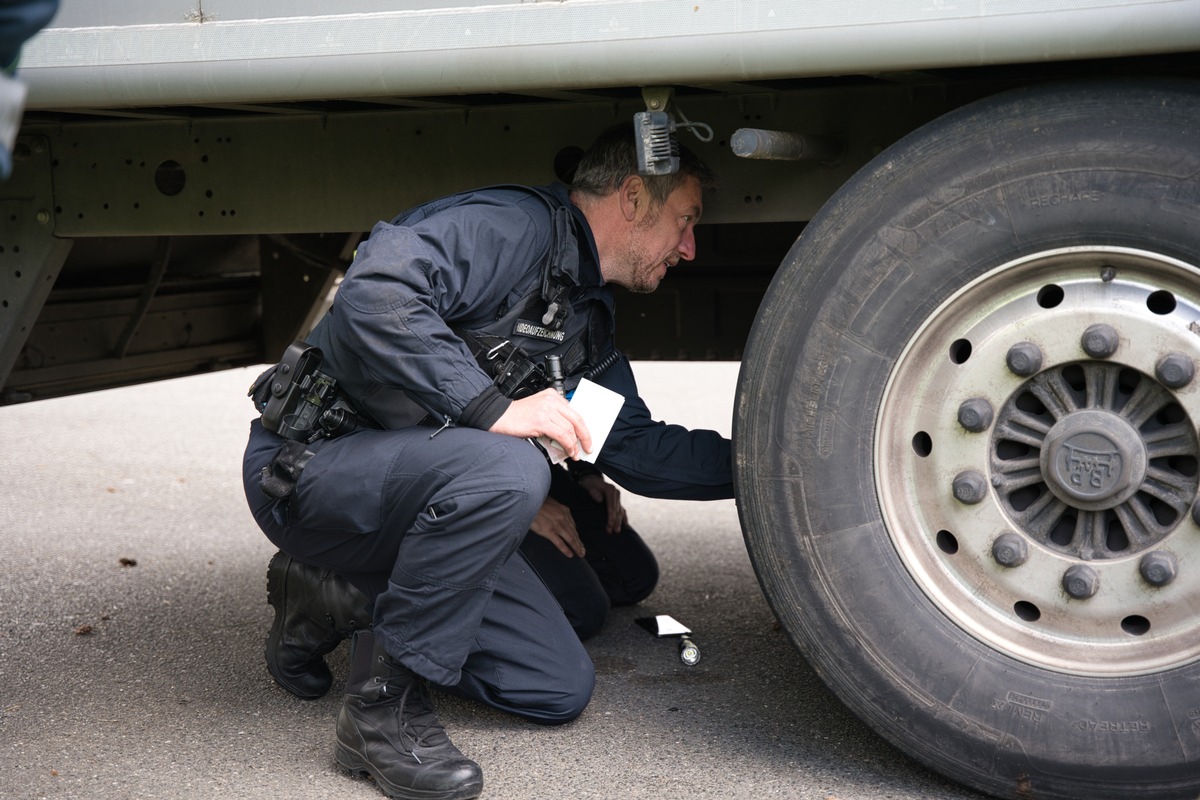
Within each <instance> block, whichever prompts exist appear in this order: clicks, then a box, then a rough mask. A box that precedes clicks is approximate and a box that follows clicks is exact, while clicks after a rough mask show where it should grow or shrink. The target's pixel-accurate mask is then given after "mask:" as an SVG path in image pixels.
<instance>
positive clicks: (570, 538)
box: [529, 497, 584, 558]
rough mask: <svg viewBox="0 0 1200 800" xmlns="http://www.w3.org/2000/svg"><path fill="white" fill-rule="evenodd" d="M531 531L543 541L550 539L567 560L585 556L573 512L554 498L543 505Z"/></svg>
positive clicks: (532, 524)
mask: <svg viewBox="0 0 1200 800" xmlns="http://www.w3.org/2000/svg"><path fill="white" fill-rule="evenodd" d="M529 530H531V531H533V532H534V533H536V534H537V535H538V536H541V537H542V538H543V539H549V540H550V542H551V543H552V544H553V545H554V546H555V547H557V548H558V551H559V552H560V553H562V554H563V555H564V556H566V557H567V558H572V557H573V556H583V555H584V549H583V542H581V541H580V540H579V532H578V531H577V530H575V519H574V518H573V517H572V516H571V510H570V509H569V508H567V507H566V506H564V505H563V504H562V503H560V502H558V501H557V500H555V499H554V498H552V497H547V498H546V502H544V503H542V507H541V508H540V509H538V513H537V516H536V517H534V518H533V522H531V523H530V524H529Z"/></svg>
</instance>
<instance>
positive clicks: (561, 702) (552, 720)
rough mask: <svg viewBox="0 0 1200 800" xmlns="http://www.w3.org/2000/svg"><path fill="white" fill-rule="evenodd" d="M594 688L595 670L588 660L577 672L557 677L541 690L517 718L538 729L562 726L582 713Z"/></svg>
mask: <svg viewBox="0 0 1200 800" xmlns="http://www.w3.org/2000/svg"><path fill="white" fill-rule="evenodd" d="M595 687H596V668H595V667H594V666H593V665H592V662H591V660H586V663H583V664H580V667H579V669H575V670H570V671H569V672H566V673H565V674H562V675H556V676H555V677H554V679H553V680H552V681H548V682H547V684H546V685H545V686H543V687H541V688H540V690H539V692H538V696H537V697H536V698H529V702H527V703H524V704H522V707H521V708H520V710H519V711H517V713H518V714H520V715H521V716H523V717H525V718H526V719H528V720H530V721H532V722H536V723H538V724H539V725H562V724H563V723H566V722H570V721H571V720H573V719H575V718H576V717H578V716H579V715H580V714H582V713H583V710H584V709H585V708H587V706H588V703H590V702H591V700H592V691H593V690H594V689H595Z"/></svg>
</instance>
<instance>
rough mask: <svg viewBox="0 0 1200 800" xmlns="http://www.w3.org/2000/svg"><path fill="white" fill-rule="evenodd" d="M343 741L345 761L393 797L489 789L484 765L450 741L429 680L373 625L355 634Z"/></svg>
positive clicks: (455, 796)
mask: <svg viewBox="0 0 1200 800" xmlns="http://www.w3.org/2000/svg"><path fill="white" fill-rule="evenodd" d="M337 740H338V743H337V761H338V763H339V764H341V765H342V766H343V767H344V768H345V769H347V770H349V771H350V772H351V773H354V774H367V775H370V776H371V777H372V778H374V779H375V783H376V785H377V786H379V788H380V789H382V790H383V793H384V794H386V795H388V796H389V797H401V798H412V799H413V800H417V799H418V798H419V799H420V800H465V798H470V797H478V796H479V795H480V793H481V792H482V791H483V771H482V770H480V769H479V765H478V764H476V763H475V762H474V761H472V760H471V759H469V758H467V757H466V756H464V755H463V754H462V753H461V752H460V751H459V749H458V748H457V747H455V746H454V745H453V744H452V743H451V742H450V737H448V736H447V735H446V730H445V729H444V728H443V727H442V725H441V723H440V722H438V718H437V714H436V713H435V712H434V708H433V698H432V697H431V696H430V694H429V687H428V685H427V684H426V683H425V679H424V678H421V677H420V676H419V675H416V674H415V673H413V672H412V671H411V670H409V669H408V668H407V667H404V666H402V665H401V664H400V663H399V662H397V661H395V660H394V659H393V658H392V657H391V656H389V655H388V654H387V653H386V652H384V649H383V647H382V645H379V644H377V643H376V641H375V635H374V633H372V632H371V631H369V630H365V631H359V632H358V633H356V634H354V638H353V640H352V641H351V650H350V677H349V679H348V680H347V681H346V699H345V701H344V702H343V703H342V710H341V711H340V712H339V713H338V721H337Z"/></svg>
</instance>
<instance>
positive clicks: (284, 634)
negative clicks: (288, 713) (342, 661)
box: [267, 553, 371, 700]
mask: <svg viewBox="0 0 1200 800" xmlns="http://www.w3.org/2000/svg"><path fill="white" fill-rule="evenodd" d="M267 602H269V603H270V604H271V606H272V607H273V608H274V609H275V621H274V622H273V623H272V624H271V631H270V633H268V634H267V669H268V670H270V672H271V677H273V678H274V679H275V681H276V683H278V684H279V685H280V686H282V687H283V688H285V689H287V690H288V691H289V692H291V693H292V694H294V695H296V696H297V697H301V698H304V699H305V700H315V699H317V698H318V697H322V696H324V695H325V693H326V692H328V691H329V687H330V685H331V684H332V683H333V676H332V675H331V674H330V673H329V667H328V666H327V665H326V664H325V655H326V654H327V653H329V652H331V651H332V650H333V649H334V648H335V647H337V646H338V643H339V642H341V641H342V640H343V639H345V638H346V637H348V636H350V635H351V634H352V633H354V631H356V630H358V629H360V628H368V627H370V625H371V601H370V600H368V599H367V596H366V595H364V594H363V593H362V592H360V591H359V590H358V589H356V588H354V586H352V585H351V584H350V582H349V581H347V580H346V579H345V578H342V577H341V576H339V575H337V574H335V573H333V572H331V571H330V570H327V569H322V568H321V567H314V566H311V565H309V564H304V563H302V562H300V561H297V560H295V559H294V558H292V557H291V556H289V555H286V554H285V553H276V554H275V555H274V556H272V557H271V564H270V566H268V567H267Z"/></svg>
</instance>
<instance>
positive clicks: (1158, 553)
mask: <svg viewBox="0 0 1200 800" xmlns="http://www.w3.org/2000/svg"><path fill="white" fill-rule="evenodd" d="M1138 571H1139V572H1141V573H1142V578H1144V579H1145V581H1146V583H1148V584H1150V585H1151V586H1166V585H1167V584H1168V583H1170V582H1171V581H1173V580H1175V576H1177V575H1178V574H1179V563H1178V562H1177V561H1176V560H1175V555H1174V554H1173V553H1170V552H1168V551H1166V550H1155V551H1153V552H1150V553H1146V555H1144V556H1142V560H1141V561H1140V562H1138Z"/></svg>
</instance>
